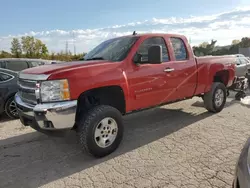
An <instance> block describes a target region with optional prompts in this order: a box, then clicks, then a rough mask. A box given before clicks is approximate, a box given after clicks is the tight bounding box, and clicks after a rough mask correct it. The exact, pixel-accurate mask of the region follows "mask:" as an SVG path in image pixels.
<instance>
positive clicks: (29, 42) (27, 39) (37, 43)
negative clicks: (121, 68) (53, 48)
mask: <svg viewBox="0 0 250 188" xmlns="http://www.w3.org/2000/svg"><path fill="white" fill-rule="evenodd" d="M10 51H11V53H9V52H6V51H0V58H11V57H14V58H21V57H26V58H41V59H51V60H60V61H77V60H80V59H82V58H83V57H84V55H85V53H79V54H75V55H73V54H72V53H71V52H68V53H65V52H64V51H61V52H59V53H55V52H51V53H49V50H48V48H47V46H46V44H44V43H43V42H42V41H41V40H40V39H36V38H34V37H33V36H23V37H21V40H19V39H18V38H13V40H12V42H11V48H10Z"/></svg>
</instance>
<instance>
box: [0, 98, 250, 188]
mask: <svg viewBox="0 0 250 188" xmlns="http://www.w3.org/2000/svg"><path fill="white" fill-rule="evenodd" d="M249 113H250V108H248V107H247V106H243V105H242V104H240V103H239V102H237V101H233V100H231V99H228V102H227V104H226V107H225V109H224V110H223V111H222V112H221V113H218V114H211V113H208V112H207V111H206V110H205V109H204V108H203V103H202V100H201V99H199V98H194V99H191V100H187V101H183V102H178V103H174V104H171V105H167V106H163V107H161V108H155V109H150V110H147V111H144V112H140V113H136V114H132V115H129V116H126V117H125V118H124V121H125V135H124V139H123V142H122V144H121V145H120V147H119V148H118V150H117V151H116V152H114V153H113V154H111V155H109V156H107V157H105V158H102V159H95V158H92V157H90V156H87V155H85V154H84V153H82V152H81V151H80V148H79V146H78V144H77V141H76V137H75V133H74V132H68V133H67V134H65V135H64V137H48V136H46V135H43V134H41V133H39V132H36V131H34V130H33V129H31V128H29V127H25V128H24V127H22V126H21V124H20V122H19V121H18V120H17V121H9V120H7V119H6V118H3V117H2V119H1V120H0V121H1V122H0V140H1V141H0V187H4V188H7V187H19V188H21V187H23V188H29V187H32V188H34V187H51V188H52V187H53V188H57V187H58V188H64V187H70V188H73V187H74V188H75V187H84V188H85V187H95V188H96V187H98V188H99V187H100V188H106V187H115V188H119V187H169V188H176V187H181V188H203V187H220V188H223V187H231V185H232V181H233V175H234V169H235V163H236V160H237V158H238V156H239V153H240V150H241V148H242V147H243V144H244V143H245V141H246V139H247V138H248V136H249V135H250V126H249V121H250V115H249Z"/></svg>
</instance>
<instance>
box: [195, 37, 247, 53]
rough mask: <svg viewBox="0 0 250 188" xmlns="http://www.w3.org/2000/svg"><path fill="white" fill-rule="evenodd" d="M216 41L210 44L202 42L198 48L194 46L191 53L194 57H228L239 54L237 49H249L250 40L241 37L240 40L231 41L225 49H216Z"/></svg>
mask: <svg viewBox="0 0 250 188" xmlns="http://www.w3.org/2000/svg"><path fill="white" fill-rule="evenodd" d="M216 42H217V41H214V40H212V41H211V43H207V42H203V43H201V44H200V45H199V46H194V47H193V51H194V54H195V55H196V56H205V55H230V54H237V53H239V48H249V47H250V38H248V37H243V38H242V39H241V40H233V41H232V44H231V45H229V46H226V47H222V48H218V47H217V49H216V46H215V44H216Z"/></svg>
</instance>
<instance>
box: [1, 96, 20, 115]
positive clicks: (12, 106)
mask: <svg viewBox="0 0 250 188" xmlns="http://www.w3.org/2000/svg"><path fill="white" fill-rule="evenodd" d="M4 109H5V113H6V114H7V116H9V117H10V118H12V119H18V118H19V115H18V111H17V108H16V103H15V101H14V96H12V97H10V98H9V99H8V100H7V101H6V103H5V107H4Z"/></svg>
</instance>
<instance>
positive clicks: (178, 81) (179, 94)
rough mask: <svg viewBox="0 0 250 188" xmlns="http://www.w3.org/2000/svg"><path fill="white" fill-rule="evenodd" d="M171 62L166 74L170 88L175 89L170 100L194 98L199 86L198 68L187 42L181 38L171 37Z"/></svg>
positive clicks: (169, 39)
mask: <svg viewBox="0 0 250 188" xmlns="http://www.w3.org/2000/svg"><path fill="white" fill-rule="evenodd" d="M167 40H168V43H169V44H170V46H169V49H170V52H171V53H170V54H171V55H172V56H171V61H170V62H169V63H167V64H166V65H167V66H166V69H169V70H170V71H167V72H166V76H167V83H168V87H169V88H174V89H173V90H172V94H171V97H170V99H182V98H186V97H191V96H193V94H194V92H195V88H196V85H197V67H196V62H195V59H194V56H193V54H192V51H191V49H190V48H189V46H187V45H186V44H187V41H186V40H185V41H184V39H182V38H179V37H169V38H168V39H167Z"/></svg>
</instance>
